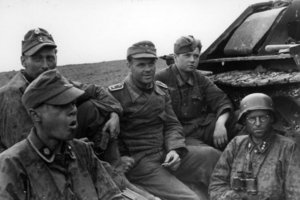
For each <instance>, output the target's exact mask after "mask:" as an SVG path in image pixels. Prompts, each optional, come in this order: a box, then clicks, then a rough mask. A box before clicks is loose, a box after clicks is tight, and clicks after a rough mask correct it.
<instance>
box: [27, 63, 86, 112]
mask: <svg viewBox="0 0 300 200" xmlns="http://www.w3.org/2000/svg"><path fill="white" fill-rule="evenodd" d="M83 93H84V91H83V90H80V89H78V88H75V87H74V86H73V85H72V84H70V82H69V81H68V80H67V79H66V78H65V77H64V76H62V75H61V74H60V73H59V72H58V71H57V70H56V69H53V70H48V71H46V72H44V73H42V74H40V75H39V76H38V77H37V78H36V79H35V80H34V81H32V82H31V83H30V84H29V86H28V87H27V88H26V90H25V92H24V94H23V96H22V102H23V105H24V106H25V107H26V108H27V109H29V108H36V107H38V106H40V105H41V104H50V105H65V104H68V103H71V102H73V101H74V100H76V99H77V98H78V97H79V96H81V95H82V94H83Z"/></svg>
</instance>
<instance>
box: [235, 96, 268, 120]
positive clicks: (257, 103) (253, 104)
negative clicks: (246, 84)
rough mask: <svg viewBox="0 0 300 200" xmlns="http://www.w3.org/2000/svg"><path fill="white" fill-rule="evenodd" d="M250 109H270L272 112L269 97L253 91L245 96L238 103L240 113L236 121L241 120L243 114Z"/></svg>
mask: <svg viewBox="0 0 300 200" xmlns="http://www.w3.org/2000/svg"><path fill="white" fill-rule="evenodd" d="M252 110H270V111H272V113H274V108H273V101H272V99H271V97H269V96H268V95H266V94H263V93H253V94H249V95H247V96H245V97H244V98H243V99H242V100H241V103H240V114H239V117H238V121H239V122H241V121H242V119H243V118H244V115H245V114H246V113H247V112H249V111H252Z"/></svg>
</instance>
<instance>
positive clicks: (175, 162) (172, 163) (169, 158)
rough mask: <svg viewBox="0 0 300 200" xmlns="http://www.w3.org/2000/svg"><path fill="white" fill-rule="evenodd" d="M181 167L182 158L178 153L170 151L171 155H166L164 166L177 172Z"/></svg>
mask: <svg viewBox="0 0 300 200" xmlns="http://www.w3.org/2000/svg"><path fill="white" fill-rule="evenodd" d="M179 165H180V157H179V155H178V153H177V152H176V151H175V150H171V151H169V153H168V154H167V155H166V158H165V161H164V163H162V166H164V167H168V168H169V169H171V170H173V171H175V170H176V169H177V168H178V167H179Z"/></svg>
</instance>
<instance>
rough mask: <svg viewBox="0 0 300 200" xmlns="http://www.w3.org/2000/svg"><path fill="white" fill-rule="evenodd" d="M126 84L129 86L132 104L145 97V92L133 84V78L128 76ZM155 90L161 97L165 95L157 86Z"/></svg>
mask: <svg viewBox="0 0 300 200" xmlns="http://www.w3.org/2000/svg"><path fill="white" fill-rule="evenodd" d="M124 82H125V83H126V84H127V86H128V92H129V95H130V98H131V100H132V102H133V103H134V102H135V101H136V100H137V99H138V98H139V97H140V96H141V95H143V93H144V91H143V90H141V89H139V88H138V87H137V86H136V85H135V84H134V82H133V80H132V78H131V76H127V77H126V78H125V80H124ZM153 87H154V88H153V90H154V91H155V92H156V93H157V94H159V95H165V92H164V91H163V90H162V89H160V88H159V87H158V86H157V85H156V84H154V86H153Z"/></svg>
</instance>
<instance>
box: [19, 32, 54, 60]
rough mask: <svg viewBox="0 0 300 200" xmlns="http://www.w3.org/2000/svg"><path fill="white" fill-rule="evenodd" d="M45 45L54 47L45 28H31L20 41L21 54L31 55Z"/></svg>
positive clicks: (51, 38)
mask: <svg viewBox="0 0 300 200" xmlns="http://www.w3.org/2000/svg"><path fill="white" fill-rule="evenodd" d="M45 46H51V47H53V48H56V44H55V42H54V40H53V37H52V36H51V35H50V34H49V33H48V32H47V31H46V30H45V29H42V28H36V29H31V30H29V31H28V32H27V33H26V35H25V36H24V40H23V41H22V54H24V55H26V56H32V55H33V54H35V53H36V52H37V51H38V50H40V49H41V48H42V47H45Z"/></svg>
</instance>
